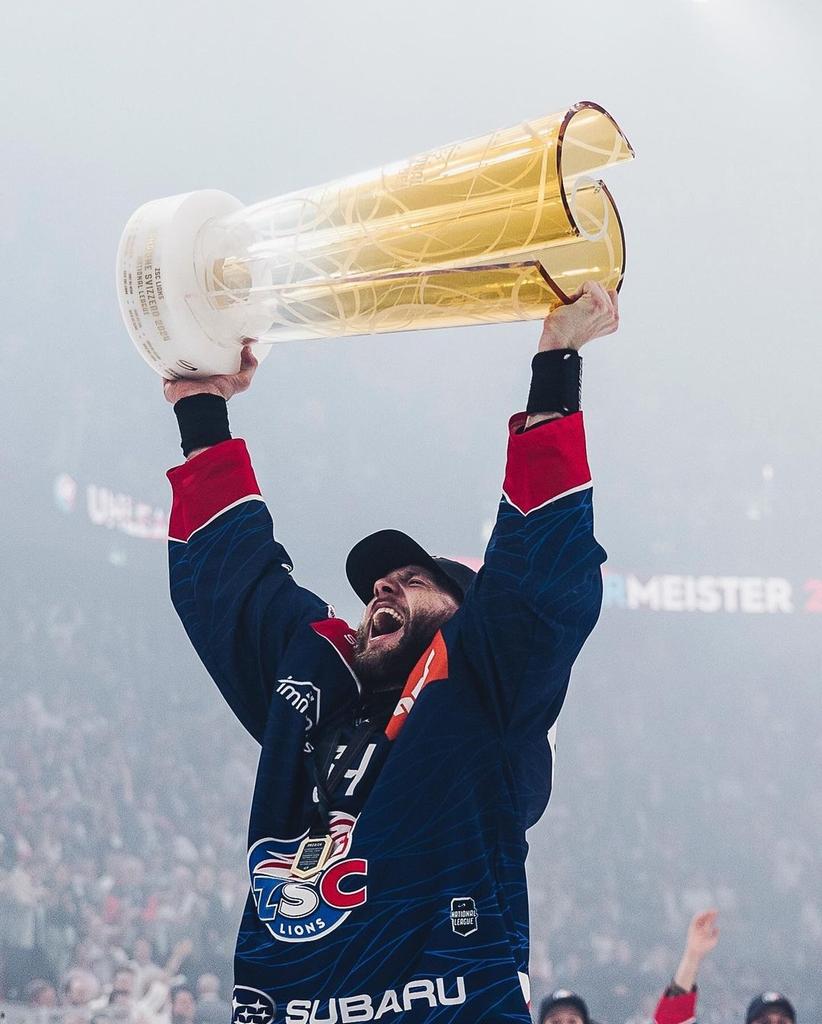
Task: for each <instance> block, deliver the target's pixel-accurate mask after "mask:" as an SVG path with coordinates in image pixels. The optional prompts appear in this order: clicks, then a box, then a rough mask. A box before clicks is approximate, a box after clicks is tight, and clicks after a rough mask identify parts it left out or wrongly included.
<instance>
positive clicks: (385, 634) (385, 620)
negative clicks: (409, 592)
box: [368, 604, 405, 647]
mask: <svg viewBox="0 0 822 1024" xmlns="http://www.w3.org/2000/svg"><path fill="white" fill-rule="evenodd" d="M404 632H405V616H404V615H403V614H402V613H401V612H399V611H398V610H397V609H396V608H394V607H392V606H391V605H388V604H380V605H377V607H376V608H374V609H372V611H371V621H370V624H369V629H368V646H369V647H370V646H371V645H372V644H375V645H376V646H378V647H393V646H394V645H396V644H397V643H398V642H399V640H400V639H401V637H402V635H403V634H404Z"/></svg>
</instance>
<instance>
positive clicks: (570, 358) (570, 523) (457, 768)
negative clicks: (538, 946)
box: [117, 102, 633, 1024]
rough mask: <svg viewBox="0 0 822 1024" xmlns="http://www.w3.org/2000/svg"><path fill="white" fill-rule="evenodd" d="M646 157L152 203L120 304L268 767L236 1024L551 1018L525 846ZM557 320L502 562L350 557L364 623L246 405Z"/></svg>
mask: <svg viewBox="0 0 822 1024" xmlns="http://www.w3.org/2000/svg"><path fill="white" fill-rule="evenodd" d="M632 157H633V150H632V149H631V147H630V145H629V143H628V142H627V140H626V139H625V136H624V135H623V134H622V132H621V130H620V129H619V128H618V126H617V124H616V122H615V121H614V120H613V118H611V116H610V115H609V114H608V113H607V112H606V111H605V110H604V109H603V108H602V107H600V106H598V105H597V104H595V103H591V102H583V103H579V104H576V105H575V106H574V107H572V108H570V109H569V110H567V111H564V112H560V113H559V114H555V115H550V116H548V117H544V118H540V119H538V120H536V121H532V122H529V123H521V124H519V125H516V126H514V127H513V128H509V129H504V130H501V131H499V132H495V133H493V134H492V135H489V136H485V137H483V138H480V139H473V140H468V141H465V142H461V143H455V144H453V145H450V146H447V147H443V148H440V149H438V150H433V151H431V152H430V153H425V154H421V155H419V156H417V157H414V158H412V159H411V160H409V161H406V162H404V163H402V164H397V165H391V166H389V167H385V168H379V169H377V170H375V171H372V172H368V173H366V174H363V175H356V176H354V177H352V178H348V179H342V180H340V181H336V182H331V183H329V184H327V185H324V186H320V187H317V188H313V189H308V190H305V191H303V192H298V193H293V194H291V195H288V196H281V197H278V198H276V199H273V200H269V201H266V202H262V203H258V204H256V205H255V206H251V207H247V208H242V204H241V203H240V202H239V200H237V199H236V198H234V197H233V196H231V195H229V194H228V193H225V192H219V191H214V190H205V191H201V192H191V193H187V194H184V195H179V196H172V197H170V198H168V199H163V200H155V201H153V202H151V203H148V204H145V205H144V206H143V207H141V208H140V209H139V210H137V212H136V213H135V214H134V215H133V216H132V217H131V219H130V220H129V223H128V225H127V227H126V230H125V231H124V233H123V237H122V239H121V242H120V248H119V252H118V262H117V286H118V293H119V299H120V307H121V310H122V313H123V317H124V321H125V324H126V327H127V329H128V331H129V334H130V335H131V338H132V340H133V341H134V343H135V345H136V346H137V348H138V350H139V352H140V354H141V355H142V357H143V358H144V359H145V360H146V361H147V362H148V363H149V364H150V365H151V366H152V367H153V369H154V370H155V371H156V372H158V373H159V374H161V375H162V376H163V377H164V378H165V395H166V398H167V399H168V400H169V401H170V402H172V403H173V405H174V411H175V413H176V415H177V419H178V422H179V426H180V432H181V436H182V448H183V453H184V454H185V456H186V462H185V463H184V464H183V465H181V466H178V467H177V468H176V469H173V470H171V472H170V473H169V479H170V481H171V484H172V488H173V491H174V500H173V505H172V511H171V521H170V525H169V564H170V573H171V594H172V599H173V602H174V605H175V608H176V609H177V612H178V614H179V615H180V618H181V619H182V622H183V625H184V626H185V629H186V632H187V633H188V635H189V637H190V639H191V641H192V643H193V645H194V647H195V648H196V650H197V652H198V654H199V655H200V658H201V659H202V661H203V664H204V665H205V667H206V668H207V669H208V671H209V673H210V675H211V676H212V678H213V679H214V681H215V682H216V683H217V685H218V687H219V688H220V691H221V692H222V694H223V696H224V697H225V699H226V701H227V702H228V703H229V705H230V706H231V708H232V710H233V711H234V713H235V714H236V715H237V717H238V718H239V720H240V721H241V722H242V723H243V725H244V726H245V728H246V729H247V730H248V731H249V733H251V735H252V736H253V737H254V738H255V739H256V740H257V742H258V743H259V744H260V760H259V766H258V771H257V780H256V786H255V790H254V798H253V803H252V809H251V819H250V823H249V834H248V871H249V878H250V891H249V895H248V900H247V903H246V907H245V912H244V915H243V919H242V923H241V926H240V933H239V936H238V939H237V947H236V953H235V981H236V987H235V990H234V998H233V1021H234V1024H320V1022H324V1024H336V1022H340V1024H349V1022H351V1024H353V1022H357V1021H371V1020H374V1021H385V1022H388V1024H390V1022H391V1021H394V1020H400V1019H402V1021H404V1022H409V1024H412V1022H415V1021H420V1022H422V1021H426V1022H432V1021H436V1022H441V1024H478V1022H479V1021H487V1022H496V1021H503V1020H504V1021H520V1022H522V1024H525V1022H526V1021H530V1015H529V1010H528V1007H529V1000H530V995H529V984H528V897H527V891H526V883H525V856H526V852H527V843H526V839H525V833H526V830H527V829H528V828H530V827H531V826H532V825H533V824H534V823H535V822H536V821H537V820H538V819H539V817H540V816H541V815H542V813H543V811H544V810H545V807H546V805H547V802H548V799H549V796H550V793H551V785H552V777H553V761H554V740H553V737H554V729H555V723H556V719H557V715H558V714H559V711H560V708H561V707H562V703H563V701H564V699H565V693H566V690H567V687H568V682H569V678H570V672H571V667H572V665H573V663H574V660H575V658H576V656H577V654H578V653H579V650H580V648H581V647H582V644H583V643H584V641H585V639H586V637H587V636H588V634H589V633H590V631H591V629H592V628H593V626H594V623H595V622H596V619H597V616H598V614H599V608H600V603H601V595H602V581H601V575H600V565H601V563H602V562H603V560H604V558H605V553H604V552H603V550H602V548H601V547H600V546H599V545H598V544H597V542H596V541H595V539H594V535H593V513H592V505H591V474H590V471H589V469H588V462H587V457H586V451H585V435H584V429H583V423H582V413H581V412H580V394H581V387H580V384H581V372H582V371H581V360H580V356H579V350H580V349H581V347H582V346H583V345H584V344H586V343H587V342H588V341H590V340H592V339H593V338H597V337H601V336H603V335H606V334H610V333H612V332H613V331H615V330H616V329H617V326H618V308H617V290H618V288H619V286H620V284H621V282H622V278H623V273H624V267H625V245H624V235H623V231H622V224H621V221H620V219H619V215H618V213H617V210H616V207H615V205H614V202H613V199H612V197H611V195H610V192H609V191H608V189H607V188H606V187H605V185H604V183H603V182H601V181H597V180H595V179H593V178H591V177H590V175H591V173H592V172H593V171H595V170H597V169H599V168H602V167H608V166H611V165H613V164H616V163H620V162H623V161H626V160H630V159H631V158H632ZM546 314H548V315H546ZM543 318H544V326H543V331H542V336H541V338H540V341H539V351H538V352H537V354H536V356H535V357H534V359H533V363H532V371H533V376H532V381H531V390H530V393H529V396H528V402H527V406H526V409H525V411H524V412H522V413H518V414H517V415H515V416H514V417H513V418H512V419H511V421H510V424H509V433H508V460H507V465H506V469H505V479H504V483H503V494H502V500H501V501H500V505H499V513H498V517H497V522H496V526H495V528H494V531H493V534H492V536H491V540H490V542H489V545H488V549H487V551H486V555H485V563H484V565H483V567H482V569H481V570H480V571H479V572H478V573H476V574H475V573H474V572H473V571H472V570H471V569H469V568H468V567H466V566H464V565H462V564H460V563H459V562H454V561H452V560H451V559H448V558H442V557H434V556H432V555H431V554H429V552H428V551H427V550H426V549H425V548H424V547H422V546H421V545H420V544H418V543H417V542H416V541H414V540H412V539H411V538H410V537H408V536H407V535H405V534H403V533H400V532H399V531H397V530H381V531H379V532H378V533H375V534H372V535H371V536H369V537H366V538H365V539H364V540H362V541H360V542H359V543H358V544H356V545H355V546H354V548H353V549H352V551H351V552H350V554H349V555H348V560H347V562H346V573H347V575H348V579H349V582H350V583H351V585H352V587H353V589H354V591H355V592H356V593H357V595H358V596H359V597H360V598H361V599H362V601H363V603H364V604H365V612H364V614H363V617H362V621H361V622H360V624H359V626H358V627H357V628H351V627H349V626H348V625H347V624H346V623H345V622H343V621H341V620H340V619H337V618H335V617H334V613H333V609H332V608H331V607H330V606H329V605H328V604H326V603H325V602H324V601H322V600H320V598H318V597H316V596H315V595H314V594H312V593H310V592H309V591H308V590H305V589H303V588H302V587H300V586H298V585H297V584H296V583H295V582H294V579H293V578H292V575H291V572H292V565H291V560H290V559H289V557H288V554H287V552H286V550H285V548H283V547H282V545H280V544H279V543H278V541H277V540H275V539H274V536H273V524H272V520H271V516H270V514H269V512H268V509H267V507H266V505H265V503H264V501H263V498H262V496H261V494H260V490H259V487H258V485H257V481H256V479H255V476H254V471H253V469H252V467H251V462H250V459H249V455H248V452H247V450H246V446H245V443H244V442H243V441H242V440H239V439H232V437H231V434H230V432H229V426H228V414H227V406H226V402H227V401H228V400H229V399H231V398H232V397H233V396H234V395H235V394H237V393H238V392H240V391H244V390H245V389H246V388H248V387H249V385H250V384H251V381H252V378H253V376H254V373H255V370H256V366H257V358H262V356H263V355H264V354H265V353H266V352H267V351H269V346H271V345H273V344H274V343H276V342H279V341H284V340H291V341H294V340H301V339H302V340H310V339H312V338H322V337H334V336H343V335H352V334H363V333H380V332H385V331H398V330H415V329H420V328H427V327H444V326H457V325H469V324H472V323H486V322H511V321H516V320H527V319H533V320H536V319H543ZM243 339H245V341H246V342H247V343H246V344H243ZM252 340H253V341H254V342H256V344H255V345H254V346H253V348H254V352H255V353H256V355H252ZM240 353H241V354H240Z"/></svg>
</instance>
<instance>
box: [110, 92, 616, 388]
mask: <svg viewBox="0 0 822 1024" xmlns="http://www.w3.org/2000/svg"><path fill="white" fill-rule="evenodd" d="M633 155H634V153H633V150H632V148H631V146H630V144H629V143H628V141H627V139H626V138H625V136H624V134H623V133H622V131H621V130H620V128H619V126H618V125H617V123H616V122H615V121H614V119H613V118H612V117H611V116H610V114H608V113H607V111H605V110H604V109H603V108H602V107H600V106H598V105H597V104H595V103H590V102H583V103H577V104H576V105H575V106H573V107H571V109H570V110H567V111H563V112H562V113H559V114H552V115H551V116H549V117H543V118H539V119H537V120H535V121H530V122H527V123H523V124H519V125H517V126H515V127H513V128H506V129H503V130H501V131H498V132H494V133H493V134H492V135H486V136H483V137H482V138H478V139H471V140H468V141H465V142H457V143H454V144H453V145H449V146H444V147H442V148H441V149H436V150H432V151H430V152H428V153H423V154H421V155H419V156H416V157H413V158H412V159H410V160H407V161H403V162H402V163H398V164H392V165H390V166H386V167H381V168H379V169H377V170H374V171H368V172H366V173H364V174H357V175H353V176H351V177H348V178H343V179H341V180H339V181H334V182H331V183H330V184H327V185H322V186H319V187H317V188H311V189H306V190H303V191H300V192H294V193H291V194H289V195H285V196H280V197H278V198H276V199H268V200H266V201H265V202H261V203H257V204H255V205H253V206H243V205H242V204H241V203H240V201H239V200H238V199H235V198H234V197H233V196H230V195H228V194H227V193H225V192H219V191H211V190H206V191H198V192H189V193H186V194H183V195H179V196H172V197H170V198H168V199H160V200H155V201H154V202H150V203H146V204H145V205H144V206H141V207H140V208H139V209H138V210H137V211H136V213H134V215H133V216H132V217H131V219H130V220H129V222H128V224H127V226H126V229H125V231H124V233H123V236H122V239H121V241H120V247H119V250H118V255H117V289H118V294H119V300H120V308H121V310H122V313H123V318H124V320H125V323H126V327H127V328H128V331H129V334H130V336H131V338H132V340H133V341H134V343H135V345H136V346H137V348H138V350H139V351H140V353H141V355H142V356H143V358H144V359H145V360H146V361H147V362H148V363H149V365H150V366H152V367H153V369H154V370H156V371H157V373H159V374H161V375H162V376H163V377H166V378H168V379H174V378H180V377H201V376H206V375H208V374H212V373H232V372H235V371H236V370H237V369H238V366H239V358H240V347H241V345H242V342H243V339H245V338H252V339H254V340H255V341H256V343H257V344H256V346H255V354H256V355H257V356H258V358H260V357H261V356H262V355H264V354H265V352H266V351H267V350H268V348H270V346H271V344H273V343H274V342H278V341H292V340H306V339H312V338H331V337H344V336H351V335H358V334H377V333H382V332H387V331H410V330H419V329H422V328H428V327H458V326H466V325H468V324H478V323H498V322H505V321H514V320H534V319H541V318H543V317H545V316H546V315H547V314H548V313H550V312H551V310H552V309H555V308H556V307H557V306H558V305H560V304H562V303H566V302H568V301H569V300H570V297H571V296H573V295H574V293H575V292H576V291H577V289H578V288H579V287H580V285H581V284H582V283H583V281H586V280H596V281H599V282H600V283H601V284H602V285H603V286H604V287H606V288H619V286H620V284H621V282H622V278H623V274H624V271H625V239H624V235H623V231H622V224H621V221H620V218H619V214H618V212H617V209H616V206H615V205H614V201H613V199H612V198H611V193H610V192H609V191H608V189H607V188H606V186H605V184H604V183H603V182H602V181H600V180H598V179H596V178H595V177H593V176H592V175H594V174H595V173H596V172H599V171H601V170H603V169H604V168H606V167H610V166H611V165H612V164H617V163H621V162H623V161H626V160H630V159H632V158H633Z"/></svg>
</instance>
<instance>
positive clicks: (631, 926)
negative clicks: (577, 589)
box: [0, 587, 822, 1024]
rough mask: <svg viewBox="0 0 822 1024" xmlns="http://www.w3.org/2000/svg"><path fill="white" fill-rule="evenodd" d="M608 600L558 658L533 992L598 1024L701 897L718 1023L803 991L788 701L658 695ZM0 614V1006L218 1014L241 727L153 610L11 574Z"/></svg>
mask: <svg viewBox="0 0 822 1024" xmlns="http://www.w3.org/2000/svg"><path fill="white" fill-rule="evenodd" d="M159 621H162V622H166V621H167V622H168V623H169V624H170V625H169V626H168V630H169V632H168V634H164V633H162V632H158V629H159V628H160V627H158V626H157V622H159ZM624 621H625V620H624V618H623V619H620V618H619V616H618V614H615V615H613V616H611V617H610V618H606V619H605V620H604V621H603V623H601V625H600V634H599V643H598V646H596V647H594V648H593V649H592V650H591V651H590V652H588V653H587V654H586V659H587V660H586V661H585V662H584V663H583V665H581V666H580V668H579V670H578V677H577V680H576V682H575V686H576V687H577V691H576V692H575V693H574V694H573V695H572V697H570V698H569V704H568V707H567V708H566V710H565V711H564V713H563V719H562V720H561V725H560V733H559V751H558V768H557V777H556V784H555V793H554V797H553V799H552V802H551V807H550V810H549V812H548V814H547V816H546V819H545V821H544V822H543V823H542V824H541V825H540V826H538V827H537V828H536V829H534V830H533V831H532V833H531V834H530V836H529V838H530V842H531V854H530V857H529V865H528V870H529V875H530V884H531V901H532V959H531V975H532V990H533V993H534V1006H535V1007H537V1006H538V1005H539V1000H540V999H541V998H542V997H544V996H545V995H546V994H547V993H549V992H551V991H552V990H554V989H557V988H560V987H568V988H571V989H574V990H575V991H579V992H584V994H585V996H586V999H587V1000H588V1002H589V1004H590V1005H591V1007H592V1013H593V1014H594V1016H595V1017H597V1018H599V1019H604V1020H606V1021H608V1022H610V1024H624V1022H626V1021H631V1022H633V1024H638V1022H639V1021H643V1020H649V1019H650V1018H651V1016H652V1014H653V1010H654V1006H655V1003H656V1000H657V999H658V997H659V994H660V991H661V990H662V989H663V987H664V984H665V982H666V979H669V978H670V977H671V976H672V974H673V971H674V968H675V966H676V957H677V955H678V949H679V945H680V938H681V934H682V929H683V928H684V926H685V925H686V924H687V921H688V919H689V918H690V916H691V915H692V914H693V913H694V912H695V911H696V910H698V909H700V908H702V907H705V906H715V907H717V908H718V909H719V910H720V911H721V913H722V914H723V916H724V919H725V929H724V930H725V937H724V939H723V949H722V951H721V956H720V955H719V954H717V956H716V958H713V959H711V960H710V961H709V962H707V963H706V965H705V966H704V968H703V972H702V976H701V979H700V980H701V985H703V986H704V988H705V990H706V991H708V992H709V998H706V999H705V1000H704V1001H703V1002H702V1005H701V1007H700V1018H701V1019H702V1020H703V1021H706V1022H709V1024H725V1022H728V1021H734V1020H742V1019H743V1017H744V1006H745V1005H746V1004H747V1001H748V1000H749V999H750V998H751V995H752V993H753V992H756V991H761V990H762V989H763V987H767V985H768V984H770V985H772V986H774V987H778V988H780V989H782V990H785V991H789V992H792V993H794V995H795V996H797V995H801V997H802V998H801V999H800V998H797V1005H800V1004H801V1005H802V1006H804V1007H806V1008H807V1007H816V1008H818V1007H819V1002H818V994H817V991H816V989H818V987H819V986H818V964H819V963H820V962H822V856H821V855H820V852H819V851H820V849H822V805H821V804H820V797H819V794H818V792H817V791H816V786H815V784H814V777H813V772H812V770H810V769H811V768H812V765H813V763H814V758H816V757H817V756H818V744H819V741H818V739H816V738H815V734H814V729H813V720H812V717H810V718H809V720H808V721H805V720H804V719H803V715H802V713H801V712H802V708H801V707H799V706H798V705H797V706H794V705H792V704H791V703H790V701H786V700H784V699H778V698H777V697H776V696H775V695H774V692H772V690H770V689H769V687H768V686H767V685H765V684H764V681H763V680H762V679H761V680H759V681H756V680H754V681H753V682H752V684H751V697H750V700H749V701H748V702H747V703H746V705H745V706H744V707H737V708H736V709H735V711H734V716H735V717H734V718H733V719H726V720H724V721H723V714H724V709H723V706H722V697H721V694H715V695H714V698H713V699H712V700H711V701H710V703H709V702H708V701H707V700H706V698H705V694H703V693H701V692H700V689H699V687H700V685H702V684H701V683H699V682H698V681H697V682H694V683H693V685H692V690H691V693H690V697H689V699H686V700H681V699H679V698H677V702H676V709H675V712H674V714H673V717H670V716H667V715H666V712H665V700H666V699H667V698H666V696H665V691H663V690H660V689H659V679H658V677H657V673H659V672H661V671H662V668H663V667H664V666H666V665H668V666H674V665H677V664H680V665H682V666H684V667H683V668H682V669H680V676H679V677H678V678H677V679H676V680H675V681H674V682H672V683H670V689H671V691H673V692H674V693H678V694H680V695H681V694H682V693H684V692H685V690H686V683H687V649H688V647H687V644H686V643H685V642H684V641H683V646H682V649H681V650H677V647H676V642H675V641H673V640H672V639H671V637H667V638H663V639H659V638H657V639H656V640H654V639H653V638H651V637H645V638H643V637H641V636H637V637H634V638H632V644H633V645H635V646H636V645H639V644H642V645H644V649H645V652H646V659H647V664H646V665H645V667H644V668H643V669H642V670H639V669H637V670H636V671H635V672H634V674H633V676H631V677H630V678H629V677H628V675H627V673H626V672H625V669H624V667H621V666H620V664H619V661H618V659H617V660H615V659H614V656H613V653H612V652H613V651H614V650H615V645H617V644H618V643H619V642H620V638H619V635H618V634H619V631H620V630H621V629H622V628H623V626H622V623H623V622H624ZM0 623H2V624H1V625H0V684H1V685H2V692H3V694H4V706H3V714H2V716H0V1002H2V1001H7V1002H14V1003H25V1004H28V1006H30V1007H32V1008H37V1009H38V1013H42V1014H46V1015H48V1014H50V1013H53V1012H58V1011H59V1013H60V1016H61V1018H62V1019H64V1020H66V1021H67V1022H68V1024H108V1022H118V1021H128V1024H217V1021H218V1020H220V1021H227V1020H228V1019H229V1009H228V1006H227V1002H228V1001H229V1000H230V998H231V996H230V993H231V956H232V951H233V944H234V940H235V936H236V930H237V923H238V920H239V916H240V913H241V909H242V905H243V903H244V900H245V895H246V889H247V878H246V876H245V835H246V823H247V810H248V801H249V800H250V794H251V791H252V786H253V777H254V760H255V747H254V744H253V742H252V741H251V740H250V739H249V738H248V737H247V736H246V735H245V734H244V733H243V731H242V729H241V728H240V727H239V726H238V725H237V723H236V722H235V721H234V720H233V719H232V718H231V715H230V713H229V712H228V711H227V709H226V708H225V707H224V706H223V705H222V702H221V699H220V698H219V696H218V694H217V692H216V690H214V689H213V687H212V684H211V683H210V681H209V680H208V678H207V677H206V675H205V673H204V672H203V671H202V669H201V668H200V666H199V664H198V663H196V662H195V661H194V659H193V657H192V656H191V655H190V652H189V650H188V646H187V644H186V643H185V641H184V638H183V637H182V635H181V634H179V633H178V632H175V631H176V630H178V627H177V625H176V623H174V622H173V617H172V614H171V612H170V609H168V608H167V607H165V606H162V605H160V607H159V609H158V611H157V613H156V615H148V616H146V617H145V618H144V619H143V618H140V617H136V618H134V619H131V620H129V619H127V618H125V617H124V616H123V615H122V614H120V613H119V612H118V608H117V601H116V600H113V601H112V604H111V606H110V607H107V606H103V607H96V608H95V609H94V610H91V609H90V608H88V607H85V608H84V607H81V606H80V605H79V604H77V603H76V602H72V601H71V600H69V599H55V600H53V601H51V602H42V601H39V600H37V599H36V598H35V597H33V596H32V597H28V598H27V597H26V592H25V587H21V588H20V589H18V590H17V591H16V592H15V593H14V597H13V599H12V598H11V597H7V599H6V600H5V602H4V608H3V614H2V615H0ZM163 628H165V627H163ZM609 652H611V653H609ZM606 655H607V657H608V659H609V660H608V663H606ZM671 671H674V669H673V668H671ZM766 674H767V673H766ZM763 678H764V677H763ZM704 685H705V686H708V683H707V682H706V683H704ZM710 685H715V683H711V684H710ZM706 693H707V691H706ZM655 694H660V696H659V697H658V701H657V702H656V703H655V701H656V700H657V698H656V697H655ZM729 714H730V711H729ZM671 721H675V722H677V723H679V722H681V728H679V727H676V728H673V727H672V726H671V725H670V722H671ZM666 722H667V723H668V724H665V723H666ZM814 744H815V746H814ZM726 747H727V748H729V749H727V750H726V749H725V748H726ZM797 750H801V751H802V756H803V758H804V761H805V763H806V764H807V765H808V766H809V770H808V772H807V773H805V772H803V771H801V770H798V768H797V763H796V761H795V759H794V758H793V756H792V751H797ZM614 765H618V771H617V770H615V768H614ZM706 851H707V852H706ZM768 970H770V971H771V975H772V976H766V972H767V971H768ZM802 999H804V1003H802ZM799 1018H800V1020H802V1012H800V1014H799ZM806 1019H807V1018H806Z"/></svg>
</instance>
